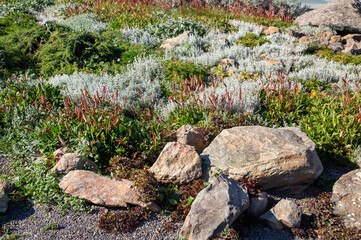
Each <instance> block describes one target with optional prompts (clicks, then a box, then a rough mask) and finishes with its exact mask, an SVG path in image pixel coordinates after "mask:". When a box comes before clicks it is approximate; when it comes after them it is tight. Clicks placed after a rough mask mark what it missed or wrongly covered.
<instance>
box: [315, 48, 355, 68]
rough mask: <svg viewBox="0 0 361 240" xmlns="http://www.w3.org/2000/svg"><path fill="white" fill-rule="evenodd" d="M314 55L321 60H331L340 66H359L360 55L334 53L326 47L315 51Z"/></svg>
mask: <svg viewBox="0 0 361 240" xmlns="http://www.w3.org/2000/svg"><path fill="white" fill-rule="evenodd" d="M316 54H317V55H318V56H320V57H321V58H326V59H327V60H328V61H331V60H333V61H335V62H339V63H341V64H352V65H360V64H361V56H360V55H351V54H346V53H343V52H338V53H334V51H333V50H332V49H329V48H326V47H322V48H321V49H319V50H317V51H316Z"/></svg>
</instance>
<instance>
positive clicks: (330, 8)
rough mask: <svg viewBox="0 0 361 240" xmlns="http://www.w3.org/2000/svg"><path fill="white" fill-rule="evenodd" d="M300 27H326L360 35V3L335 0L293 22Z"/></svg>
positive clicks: (348, 0) (350, 0)
mask: <svg viewBox="0 0 361 240" xmlns="http://www.w3.org/2000/svg"><path fill="white" fill-rule="evenodd" d="M294 22H295V23H298V24H299V25H301V26H304V25H311V26H326V27H330V28H332V29H334V30H336V31H342V32H350V33H351V32H353V33H361V2H360V1H359V0H335V1H332V2H330V3H328V4H326V5H324V6H322V7H319V8H317V9H315V10H313V11H310V12H307V13H305V14H303V15H301V16H299V17H298V18H296V20H295V21H294Z"/></svg>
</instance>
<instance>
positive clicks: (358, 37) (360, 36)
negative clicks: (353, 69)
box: [341, 34, 361, 44]
mask: <svg viewBox="0 0 361 240" xmlns="http://www.w3.org/2000/svg"><path fill="white" fill-rule="evenodd" d="M348 39H353V40H355V41H357V42H360V41H361V34H347V35H346V36H343V37H342V38H341V41H342V43H343V44H346V43H347V40H348Z"/></svg>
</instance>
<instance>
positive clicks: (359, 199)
mask: <svg viewBox="0 0 361 240" xmlns="http://www.w3.org/2000/svg"><path fill="white" fill-rule="evenodd" d="M332 201H333V202H334V203H335V213H336V214H339V215H342V216H344V217H345V224H346V225H347V226H355V227H358V228H360V227H361V169H356V170H353V171H351V172H349V173H347V174H345V175H342V176H341V177H340V178H339V179H338V180H337V181H336V183H335V184H334V185H333V189H332Z"/></svg>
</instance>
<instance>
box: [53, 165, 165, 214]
mask: <svg viewBox="0 0 361 240" xmlns="http://www.w3.org/2000/svg"><path fill="white" fill-rule="evenodd" d="M59 187H60V188H61V189H62V190H63V191H64V192H65V193H67V194H69V195H71V196H76V197H78V198H81V199H84V200H86V201H88V202H91V203H94V204H97V205H101V206H107V207H126V206H127V203H129V204H134V205H139V206H142V207H149V208H150V209H151V210H152V211H156V210H155V208H157V207H158V206H155V205H154V204H152V203H145V202H142V201H140V200H139V199H140V194H139V192H138V190H137V188H136V186H135V185H134V183H133V182H132V181H128V180H125V179H122V180H120V181H117V180H114V179H110V178H108V177H104V176H101V175H99V174H96V173H94V172H91V171H85V170H74V171H71V172H69V173H68V174H67V175H65V176H64V177H63V178H62V179H61V181H60V183H59ZM153 207H155V208H153ZM158 208H159V207H158ZM158 210H159V209H158Z"/></svg>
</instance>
